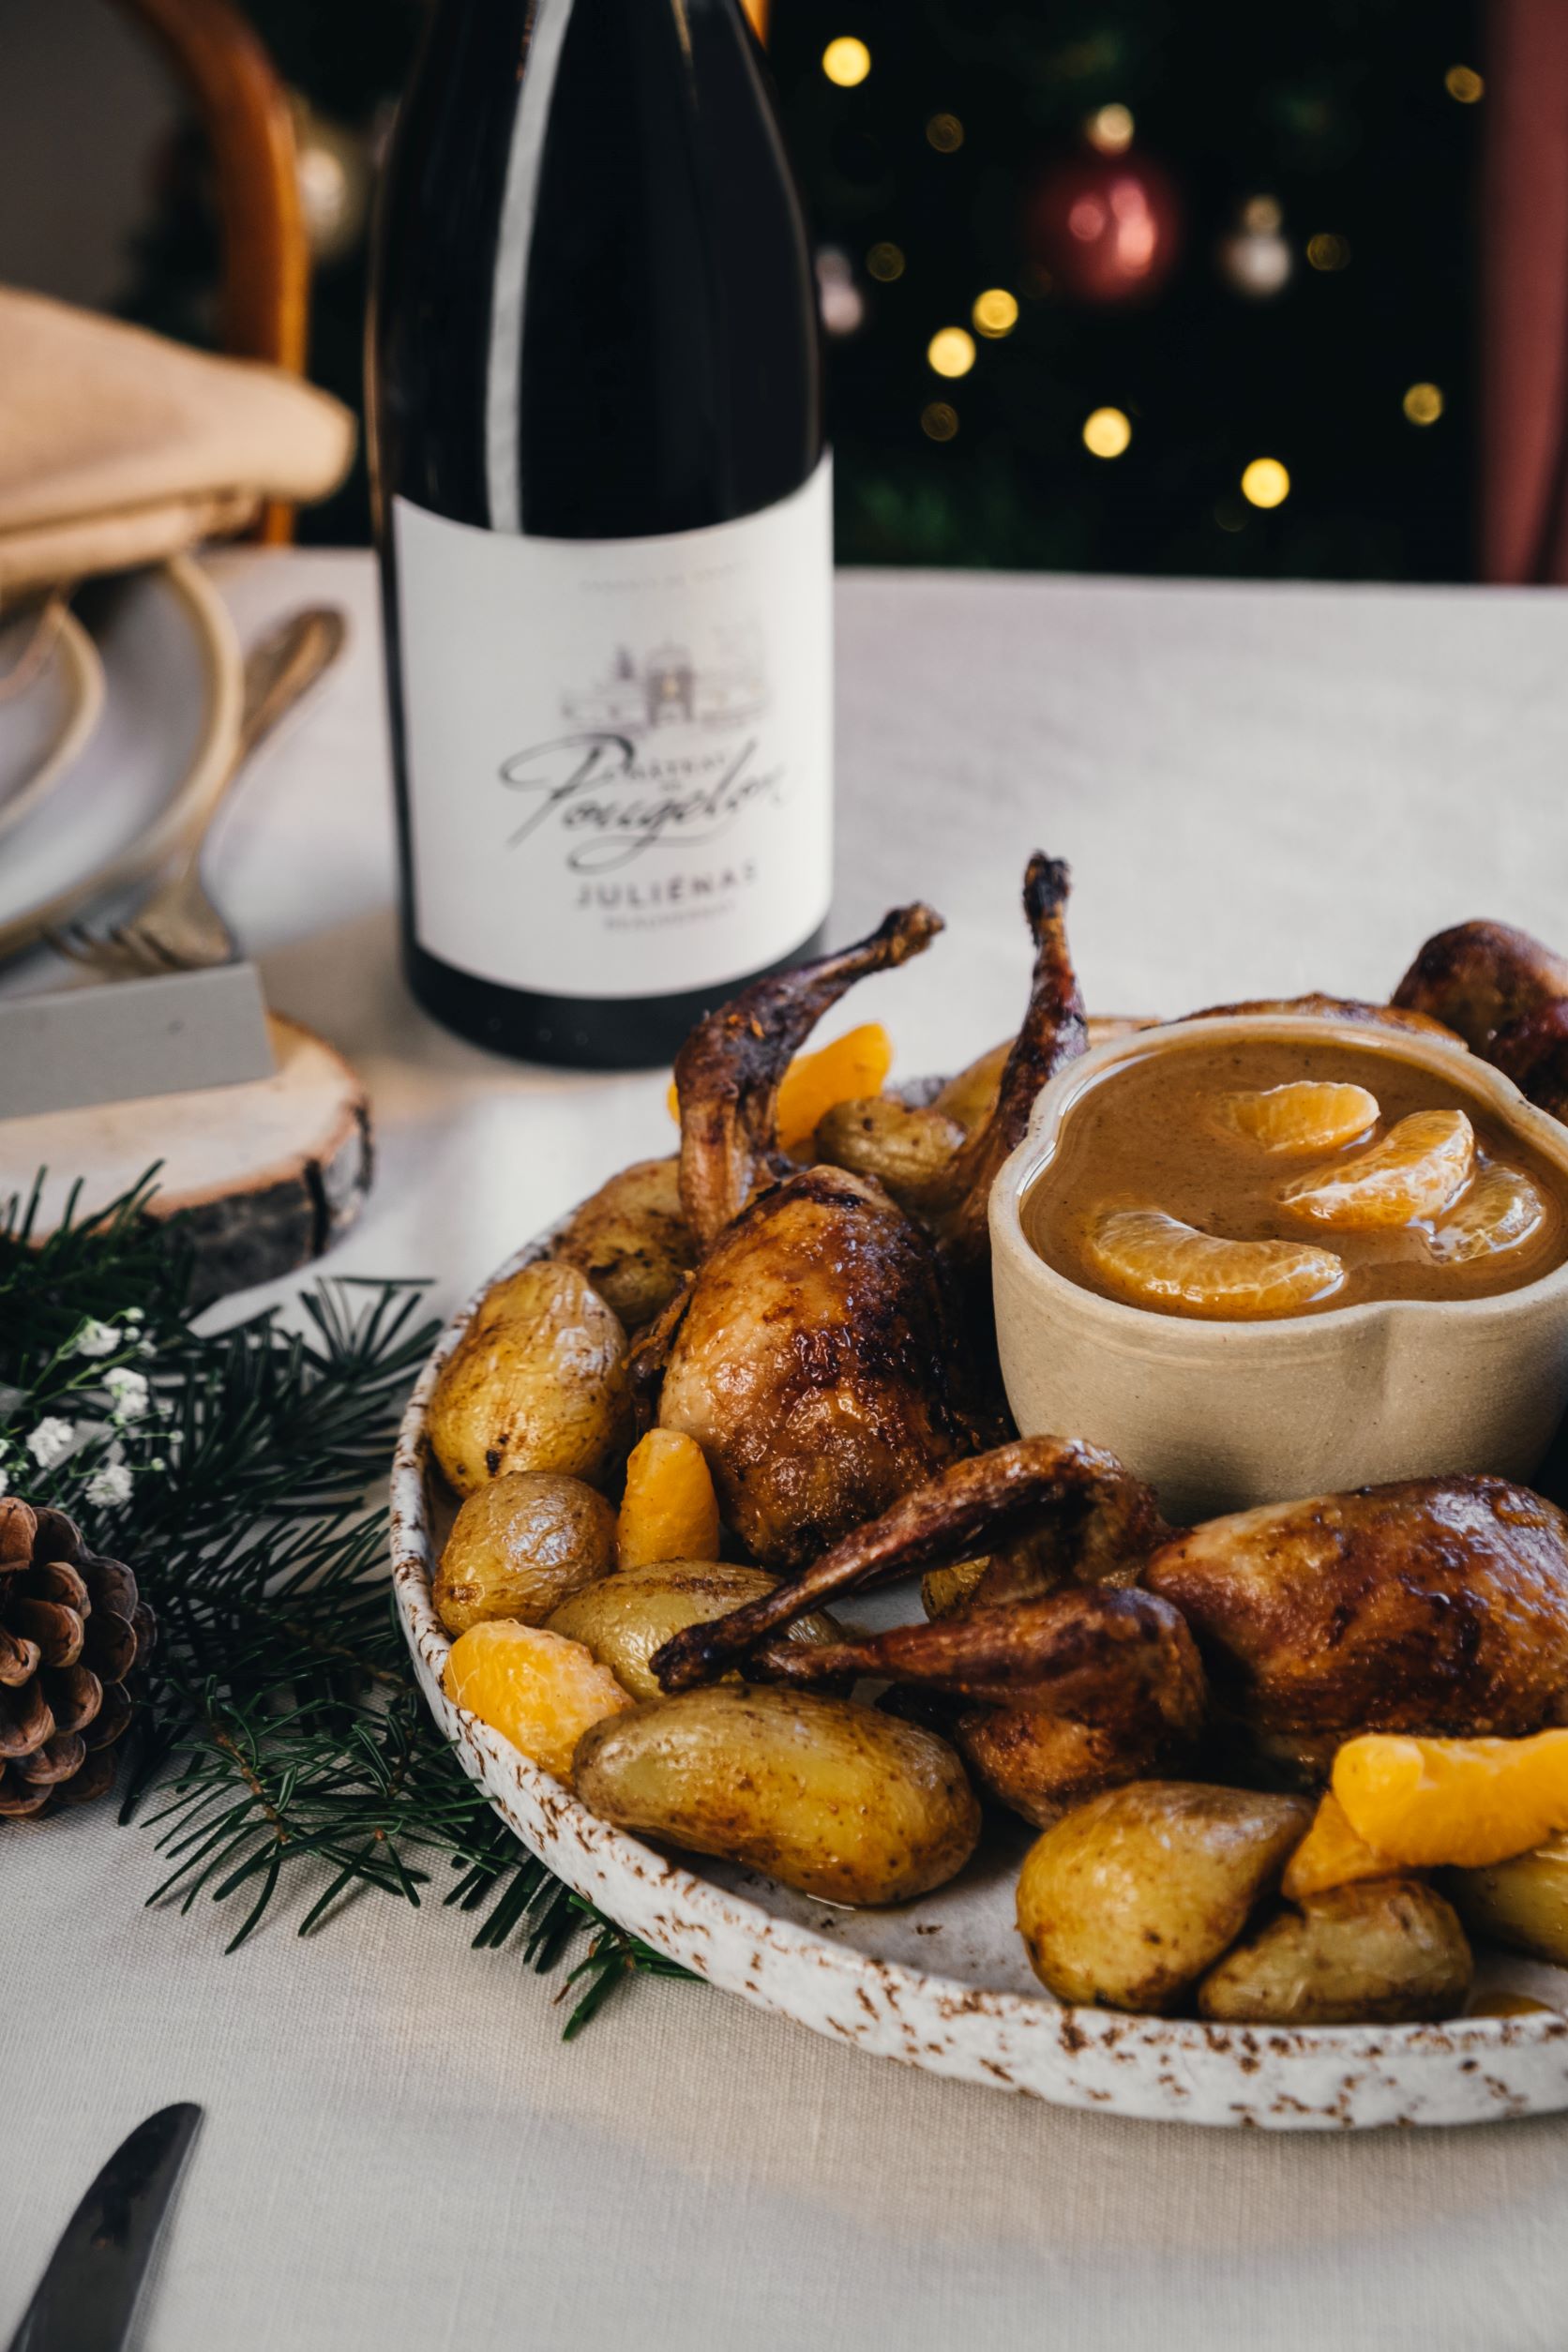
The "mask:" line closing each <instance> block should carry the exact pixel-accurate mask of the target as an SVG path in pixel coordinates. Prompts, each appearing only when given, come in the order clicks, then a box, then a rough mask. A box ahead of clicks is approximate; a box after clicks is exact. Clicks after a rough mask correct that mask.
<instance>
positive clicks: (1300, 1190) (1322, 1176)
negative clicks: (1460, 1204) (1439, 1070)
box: [1281, 1110, 1475, 1227]
mask: <svg viewBox="0 0 1568 2352" xmlns="http://www.w3.org/2000/svg"><path fill="white" fill-rule="evenodd" d="M1474 1168H1475V1130H1474V1128H1473V1127H1472V1126H1471V1125H1470V1121H1469V1120H1468V1119H1467V1118H1466V1116H1465V1114H1464V1112H1463V1111H1462V1110H1413V1111H1411V1113H1410V1117H1409V1118H1408V1119H1401V1120H1400V1121H1399V1122H1398V1123H1397V1125H1395V1126H1393V1127H1391V1128H1390V1129H1389V1132H1388V1134H1387V1135H1386V1136H1385V1137H1384V1138H1383V1140H1382V1141H1381V1143H1379V1144H1376V1145H1375V1146H1374V1147H1373V1149H1372V1150H1371V1151H1370V1152H1364V1153H1360V1154H1359V1155H1358V1156H1357V1157H1356V1158H1355V1159H1353V1160H1350V1161H1348V1162H1347V1163H1346V1164H1345V1165H1344V1166H1343V1167H1341V1168H1331V1169H1319V1170H1318V1171H1317V1172H1316V1173H1314V1174H1313V1175H1310V1176H1299V1177H1297V1178H1296V1180H1295V1182H1294V1183H1293V1184H1287V1186H1286V1187H1285V1191H1284V1193H1283V1194H1282V1195H1281V1198H1282V1199H1284V1200H1285V1202H1286V1203H1287V1205H1288V1206H1289V1207H1290V1208H1292V1209H1294V1210H1295V1211H1296V1212H1297V1213H1298V1214H1300V1215H1302V1216H1307V1217H1313V1218H1316V1220H1317V1222H1318V1223H1319V1225H1342V1226H1351V1227H1366V1226H1384V1225H1409V1224H1410V1223H1412V1221H1413V1220H1415V1219H1416V1218H1419V1217H1437V1216H1440V1215H1441V1214H1442V1213H1443V1211H1444V1210H1445V1209H1447V1208H1449V1207H1451V1206H1452V1204H1453V1203H1454V1202H1455V1200H1456V1199H1458V1197H1459V1195H1460V1193H1461V1192H1463V1190H1464V1188H1465V1186H1466V1185H1467V1184H1469V1182H1470V1177H1471V1175H1472V1173H1473V1172H1474Z"/></svg>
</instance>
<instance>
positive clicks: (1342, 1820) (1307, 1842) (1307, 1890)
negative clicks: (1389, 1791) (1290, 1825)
mask: <svg viewBox="0 0 1568 2352" xmlns="http://www.w3.org/2000/svg"><path fill="white" fill-rule="evenodd" d="M1398 1872H1399V1864H1398V1863H1397V1862H1391V1861H1390V1860H1389V1858H1388V1856H1387V1855H1386V1854H1380V1853H1379V1852H1378V1850H1377V1848H1376V1847H1372V1846H1368V1845H1367V1843H1366V1840H1365V1839H1364V1838H1363V1837H1358V1836H1357V1835H1356V1832H1355V1831H1354V1830H1353V1829H1352V1828H1351V1827H1350V1823H1349V1816H1348V1815H1347V1813H1346V1811H1345V1808H1344V1806H1343V1805H1342V1804H1341V1803H1340V1802H1339V1800H1338V1798H1337V1797H1336V1796H1335V1795H1334V1791H1333V1789H1332V1788H1331V1789H1329V1790H1328V1792H1327V1794H1326V1795H1325V1796H1324V1797H1323V1799H1322V1801H1321V1802H1320V1803H1319V1807H1318V1810H1317V1812H1316V1814H1315V1815H1314V1816H1313V1820H1312V1827H1311V1828H1310V1829H1309V1830H1308V1832H1307V1833H1306V1835H1305V1836H1304V1838H1303V1840H1302V1842H1301V1844H1300V1845H1299V1846H1298V1847H1297V1848H1296V1850H1295V1852H1294V1853H1293V1854H1292V1855H1291V1857H1290V1859H1289V1862H1287V1863H1286V1865H1285V1876H1284V1877H1283V1878H1282V1879H1281V1880H1280V1883H1279V1891H1280V1892H1281V1894H1283V1895H1284V1896H1285V1898H1286V1900H1287V1901H1288V1902H1290V1903H1299V1902H1301V1901H1302V1899H1303V1897H1304V1896H1305V1895H1309V1894H1323V1893H1326V1892H1327V1891H1328V1889H1329V1888H1330V1887H1348V1886H1352V1885H1353V1884H1354V1883H1355V1882H1356V1880H1358V1879H1361V1878H1392V1877H1397V1875H1398Z"/></svg>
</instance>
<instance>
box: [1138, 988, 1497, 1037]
mask: <svg viewBox="0 0 1568 2352" xmlns="http://www.w3.org/2000/svg"><path fill="white" fill-rule="evenodd" d="M1239 1013H1304V1014H1307V1015H1309V1016H1310V1017H1311V1018H1313V1019H1314V1020H1328V1021H1359V1022H1362V1023H1363V1024H1364V1023H1367V1022H1370V1023H1371V1024H1372V1026H1373V1027H1374V1028H1376V1029H1404V1030H1411V1031H1414V1032H1415V1033H1416V1034H1417V1035H1420V1036H1425V1037H1448V1038H1451V1039H1452V1038H1453V1037H1454V1036H1455V1031H1453V1030H1452V1029H1450V1028H1448V1027H1447V1026H1446V1025H1445V1023H1443V1022H1442V1021H1440V1020H1436V1019H1434V1018H1432V1016H1431V1015H1430V1014H1428V1013H1418V1012H1414V1011H1412V1010H1410V1009H1409V1008H1406V1007H1402V1006H1400V1005H1398V1004H1368V1003H1364V1001H1363V999H1361V998H1360V997H1350V996H1323V995H1321V994H1319V993H1318V992H1317V991H1314V992H1313V993H1312V994H1310V995H1308V996H1255V997H1247V998H1245V999H1244V1001H1243V1002H1242V1003H1238V1004H1205V1005H1204V1006H1203V1008H1202V1010H1201V1012H1198V1013H1184V1014H1183V1016H1182V1018H1183V1019H1184V1020H1189V1021H1218V1020H1229V1019H1230V1018H1232V1017H1233V1016H1234V1015H1236V1014H1239Z"/></svg>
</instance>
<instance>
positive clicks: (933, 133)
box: [819, 33, 1486, 528]
mask: <svg viewBox="0 0 1568 2352" xmlns="http://www.w3.org/2000/svg"><path fill="white" fill-rule="evenodd" d="M821 66H822V73H823V74H824V75H825V76H826V78H827V80H828V81H829V82H830V83H833V84H834V85H835V86H836V87H837V88H838V89H840V90H845V91H851V90H856V89H859V88H860V87H861V86H862V85H863V84H864V83H867V81H868V80H869V79H870V76H871V74H872V71H873V68H874V60H873V57H872V53H871V50H870V47H869V44H868V43H867V41H865V40H864V39H862V38H860V37H859V35H857V34H852V33H842V34H839V35H837V37H836V38H834V39H832V40H830V41H829V42H828V43H827V45H826V47H825V48H824V49H823V51H822V58H821ZM1485 86H1486V85H1485V79H1484V77H1483V76H1482V75H1481V74H1480V73H1479V72H1477V70H1476V69H1475V68H1473V67H1472V66H1469V65H1463V64H1458V65H1453V66H1450V67H1449V68H1448V69H1447V71H1446V72H1445V74H1444V76H1443V87H1444V89H1445V90H1446V92H1447V94H1448V96H1449V98H1452V99H1453V100H1454V101H1455V104H1456V105H1459V106H1474V105H1476V104H1478V103H1479V101H1480V100H1481V99H1482V98H1484V97H1485ZM925 128H926V138H927V143H929V145H930V146H931V147H933V148H934V149H935V150H936V152H937V153H938V154H941V155H952V154H956V153H957V150H958V149H959V148H961V147H962V145H963V143H964V138H965V130H964V125H963V123H962V122H961V120H960V119H959V118H958V116H957V115H956V114H954V113H946V112H939V113H933V114H932V115H931V116H930V117H929V118H928V120H927V124H926V127H925ZM1136 131H1137V125H1136V123H1135V120H1134V117H1133V114H1132V112H1131V110H1130V109H1129V108H1128V107H1126V106H1124V105H1123V104H1121V103H1119V102H1112V103H1110V104H1107V105H1103V106H1100V107H1098V108H1096V109H1095V110H1094V112H1093V113H1092V114H1091V115H1090V116H1089V117H1088V119H1087V120H1086V121H1085V123H1084V125H1083V134H1084V139H1085V142H1086V143H1087V146H1088V147H1089V148H1090V149H1091V150H1093V152H1094V153H1095V154H1097V155H1098V156H1101V157H1112V158H1114V157H1121V156H1125V155H1126V154H1127V153H1128V151H1129V150H1130V149H1131V148H1132V145H1133V142H1134V138H1135V136H1136ZM1083 201H1084V202H1085V203H1088V202H1089V201H1090V200H1089V199H1087V198H1086V199H1084V200H1083ZM1113 201H1114V200H1113ZM1069 227H1070V229H1071V230H1072V231H1073V233H1074V234H1083V232H1082V231H1080V230H1079V229H1078V221H1077V220H1076V219H1074V217H1073V215H1072V214H1071V213H1070V214H1069ZM1094 233H1096V234H1097V233H1098V232H1097V226H1096V230H1095V232H1094ZM1301 251H1302V256H1303V258H1304V260H1305V263H1306V265H1307V267H1308V268H1309V269H1310V270H1312V271H1314V272H1316V273H1320V274H1322V275H1324V276H1334V275H1336V274H1338V273H1339V272H1341V271H1344V270H1346V269H1348V268H1349V267H1350V265H1351V263H1352V259H1353V256H1352V251H1351V247H1350V242H1349V238H1348V237H1346V236H1345V235H1343V234H1340V233H1339V232H1338V231H1337V230H1334V229H1318V230H1314V231H1313V233H1312V234H1310V235H1309V236H1307V237H1306V238H1305V239H1304V242H1303V244H1302V247H1301ZM1218 258H1219V263H1220V266H1221V268H1222V269H1223V271H1224V272H1225V275H1226V276H1227V278H1228V279H1229V282H1230V283H1231V285H1232V286H1233V287H1234V288H1235V290H1236V291H1237V292H1238V293H1239V294H1244V295H1246V296H1249V297H1252V298H1254V299H1267V298H1269V297H1270V296H1272V295H1274V294H1277V293H1279V292H1280V291H1281V290H1282V289H1283V288H1284V286H1285V285H1286V284H1287V283H1288V282H1289V279H1290V277H1291V276H1292V274H1293V272H1294V269H1295V264H1296V253H1295V250H1294V249H1292V247H1291V245H1290V244H1289V241H1288V240H1287V238H1286V237H1285V235H1284V234H1283V215H1282V211H1281V207H1280V205H1279V204H1278V203H1277V201H1276V200H1275V199H1274V197H1273V196H1270V195H1266V194H1259V195H1256V196H1251V197H1249V198H1247V199H1246V201H1245V202H1244V204H1242V205H1241V206H1240V208H1239V211H1238V214H1237V218H1236V226H1235V230H1234V232H1233V234H1231V235H1230V236H1229V238H1228V239H1226V240H1225V241H1224V242H1223V243H1222V244H1221V246H1220V248H1219V254H1218ZM906 267H907V257H906V254H905V252H904V250H903V249H902V247H900V246H899V245H897V243H895V242H893V241H892V240H891V239H887V238H882V239H879V241H878V242H877V243H875V244H873V245H872V246H871V247H870V248H869V249H868V250H867V253H866V254H865V257H864V269H865V272H866V275H867V277H868V278H869V279H872V280H873V281H875V282H876V283H877V284H879V285H891V284H893V283H895V282H896V281H897V279H900V278H902V277H903V275H904V273H905V270H906ZM819 276H820V279H821V280H822V315H823V322H824V324H825V326H826V328H827V330H828V332H829V333H830V334H835V335H847V334H852V333H853V332H854V331H855V330H856V329H857V328H858V327H859V326H860V324H862V322H863V319H864V317H865V309H866V306H865V302H864V299H863V297H862V295H861V294H860V291H859V289H858V287H857V286H856V285H855V283H854V270H853V267H852V264H851V262H850V260H849V257H848V256H847V255H845V254H843V253H841V252H839V251H837V249H833V250H830V251H829V252H828V253H826V254H824V255H822V256H821V257H819ZM1047 282H1048V281H1047ZM1021 316H1022V305H1021V304H1020V302H1019V300H1018V295H1017V294H1015V293H1014V292H1013V291H1012V290H1011V289H1010V288H1009V287H1006V286H987V287H984V288H982V290H981V291H980V292H979V293H978V294H976V295H975V296H974V299H973V302H972V305H971V308H970V314H969V322H968V324H957V323H951V322H949V323H944V324H935V325H933V327H932V330H931V333H930V336H929V339H928V340H927V345H926V363H927V367H928V368H929V369H930V371H931V373H932V374H933V375H934V376H936V377H938V378H939V379H941V381H942V384H944V385H955V384H958V383H960V382H961V381H962V380H963V379H964V378H965V377H966V376H968V375H970V374H971V373H972V370H973V369H975V368H976V366H977V365H979V364H981V362H982V356H983V349H982V347H983V345H984V344H986V343H996V342H1002V341H1003V340H1005V339H1006V338H1007V337H1008V336H1010V335H1011V334H1012V333H1013V332H1014V330H1015V328H1016V327H1017V326H1018V323H1019V319H1020V317H1021ZM1400 405H1401V408H1402V411H1403V414H1404V415H1405V418H1406V420H1407V422H1408V423H1410V425H1411V426H1413V427H1415V428H1416V429H1418V430H1425V429H1427V428H1429V427H1431V426H1433V425H1436V424H1437V423H1438V422H1439V421H1440V418H1441V417H1442V415H1443V413H1444V408H1445V405H1446V403H1445V400H1444V395H1443V391H1442V388H1441V386H1440V384H1432V383H1427V382H1425V381H1423V382H1418V383H1414V384H1409V385H1408V386H1407V387H1406V389H1405V391H1404V393H1403V395H1402V398H1401V402H1400ZM919 421H920V427H921V430H922V431H923V432H924V433H925V435H926V437H927V440H929V441H932V442H938V443H942V442H951V441H953V440H955V439H956V438H957V435H958V433H959V430H960V429H961V416H960V412H959V409H958V407H957V403H956V401H955V400H954V399H953V398H951V397H942V398H936V399H930V400H926V401H925V402H924V404H923V405H922V407H921V409H920V415H919ZM1139 421H1140V425H1141V421H1142V420H1141V418H1140V420H1139ZM1133 437H1134V422H1133V418H1132V417H1131V416H1130V415H1128V414H1127V412H1126V411H1125V410H1124V409H1122V408H1119V407H1115V406H1113V405H1110V404H1106V405H1103V406H1100V407H1096V408H1093V409H1092V410H1091V411H1090V412H1089V414H1088V415H1086V416H1085V417H1084V418H1083V420H1082V423H1081V427H1080V429H1079V438H1080V440H1081V443H1082V446H1083V448H1084V449H1085V450H1086V451H1087V452H1088V454H1089V455H1090V457H1092V458H1094V459H1096V460H1101V461H1102V462H1105V463H1111V462H1113V461H1114V460H1116V459H1118V458H1121V457H1123V456H1124V455H1125V454H1126V452H1127V450H1128V449H1129V448H1130V447H1131V445H1132V442H1133ZM1291 488H1292V482H1291V476H1290V472H1289V467H1288V466H1287V465H1286V464H1285V462H1284V461H1283V460H1281V459H1280V458H1278V457H1275V456H1273V455H1270V454H1267V453H1265V454H1262V455H1259V456H1257V457H1254V458H1250V459H1248V460H1247V461H1246V462H1245V464H1244V466H1243V467H1242V469H1241V472H1240V475H1239V477H1238V478H1237V480H1236V482H1235V484H1234V489H1235V490H1239V491H1240V493H1241V497H1242V498H1243V499H1244V501H1245V503H1246V505H1248V506H1251V507H1255V508H1259V509H1263V510H1268V509H1271V508H1274V507H1277V506H1281V505H1284V503H1285V501H1286V500H1287V499H1288V498H1289V495H1290V492H1291ZM1240 511H1241V510H1238V509H1236V508H1235V506H1234V504H1233V495H1232V493H1230V492H1229V491H1228V492H1227V493H1226V494H1225V495H1224V496H1222V497H1221V499H1220V503H1219V505H1218V506H1217V507H1216V510H1215V512H1216V518H1217V520H1219V521H1220V522H1221V523H1222V525H1224V526H1225V527H1226V528H1235V527H1237V524H1238V523H1239V520H1240Z"/></svg>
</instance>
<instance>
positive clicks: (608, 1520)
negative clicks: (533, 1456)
mask: <svg viewBox="0 0 1568 2352" xmlns="http://www.w3.org/2000/svg"><path fill="white" fill-rule="evenodd" d="M614 1565H615V1514H614V1512H613V1511H612V1510H611V1507H610V1505H609V1503H608V1502H606V1500H605V1499H604V1497H603V1496H602V1495H600V1494H596V1493H595V1491H594V1489H593V1487H592V1486H586V1485H583V1483H582V1481H581V1479H580V1478H562V1477H560V1476H559V1475H557V1474H556V1473H555V1472H553V1471H550V1470H513V1471H511V1472H510V1473H509V1474H508V1476H506V1477H505V1478H492V1479H491V1480H490V1485H488V1486H481V1487H480V1488H479V1489H478V1491H477V1493H475V1494H472V1495H470V1496H469V1498H468V1500H467V1501H466V1502H465V1503H464V1504H463V1506H462V1509H461V1510H460V1512H459V1513H458V1515H457V1518H456V1520H455V1521H454V1523H453V1527H452V1532H451V1534H450V1535H449V1536H448V1537H447V1538H446V1544H445V1549H444V1550H443V1552H442V1555H441V1565H440V1567H439V1568H438V1569H437V1570H436V1572H435V1583H434V1585H433V1587H432V1591H433V1595H434V1599H435V1606H436V1615H437V1616H438V1617H439V1618H440V1620H441V1621H442V1623H443V1624H444V1625H445V1628H446V1630H447V1632H448V1633H449V1634H464V1633H466V1632H467V1631H468V1628H469V1627H470V1626H471V1625H477V1624H480V1623H482V1622H483V1621H484V1620H485V1619H487V1618H490V1617H515V1618H516V1619H517V1620H518V1621H519V1623H520V1624H523V1625H542V1624H543V1623H544V1621H545V1619H546V1618H547V1617H548V1616H549V1615H550V1610H551V1609H555V1608H559V1607H560V1606H561V1604H562V1602H563V1601H564V1600H565V1598H566V1596H567V1594H568V1593H571V1592H575V1591H577V1589H578V1587H579V1586H580V1585H584V1584H590V1583H592V1581H593V1579H594V1578H595V1577H596V1576H608V1575H609V1574H610V1571H611V1568H613V1567H614Z"/></svg>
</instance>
